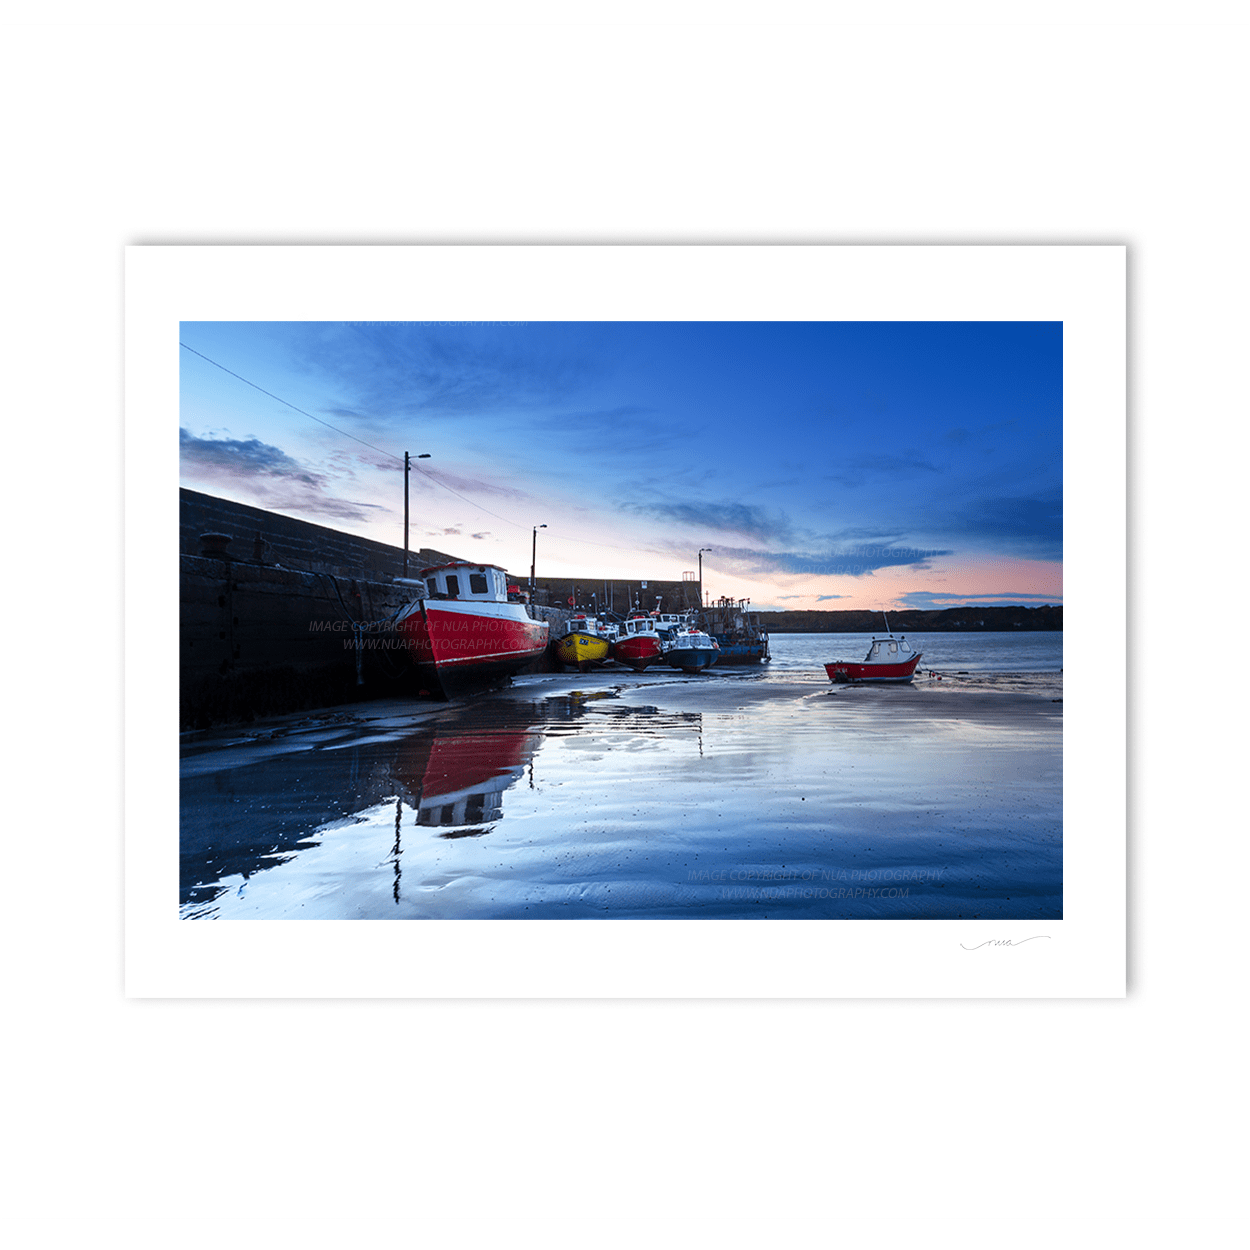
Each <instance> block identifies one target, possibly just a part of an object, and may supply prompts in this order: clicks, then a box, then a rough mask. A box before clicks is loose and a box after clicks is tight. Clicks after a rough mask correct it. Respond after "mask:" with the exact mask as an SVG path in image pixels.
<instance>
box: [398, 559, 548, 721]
mask: <svg viewBox="0 0 1250 1250" xmlns="http://www.w3.org/2000/svg"><path fill="white" fill-rule="evenodd" d="M397 580H400V581H403V580H404V579H397ZM407 584H410V585H418V584H419V585H421V586H422V588H423V591H424V593H423V594H421V596H420V597H419V598H416V599H414V600H413V601H412V602H411V603H409V604H406V605H405V606H404V607H403V608H402V609H400V611H399V613H398V615H397V616H396V618H395V629H396V630H397V631H398V632H399V634H400V635H401V637H402V638H403V639H404V641H405V645H406V649H407V651H408V653H409V656H410V657H411V659H412V661H413V663H414V664H415V665H416V666H417V671H418V674H419V677H420V679H421V681H422V682H423V683H424V684H425V685H426V687H427V688H428V689H430V690H432V691H434V692H435V693H437V694H441V695H443V696H444V697H445V698H451V697H453V696H454V695H456V694H459V693H461V692H462V691H464V690H467V689H470V688H472V687H474V686H480V685H488V684H490V683H491V682H493V681H497V680H499V679H501V678H504V677H509V676H511V675H512V674H513V673H517V672H520V670H521V669H523V668H525V667H527V666H528V665H529V664H531V663H532V662H533V661H534V660H536V659H538V657H539V656H540V655H542V654H543V652H544V651H545V650H546V648H547V637H548V632H549V628H550V627H549V626H548V624H547V622H546V621H536V620H533V619H532V618H531V617H530V615H529V612H528V611H527V610H526V605H525V604H523V603H509V602H508V578H507V575H506V574H505V572H504V570H503V569H501V568H498V567H496V566H495V565H493V564H468V563H465V562H463V561H458V562H456V563H453V564H440V565H438V566H436V567H434V568H428V569H422V571H421V577H420V582H419V583H418V582H416V581H410V582H408V583H407Z"/></svg>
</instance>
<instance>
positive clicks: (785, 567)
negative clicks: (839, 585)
mask: <svg viewBox="0 0 1250 1250" xmlns="http://www.w3.org/2000/svg"><path fill="white" fill-rule="evenodd" d="M949 555H954V552H953V551H949V550H939V549H937V548H921V547H894V546H876V547H873V546H859V547H850V548H846V549H844V550H840V551H839V550H832V551H824V552H814V553H808V552H798V551H752V550H750V549H748V548H741V547H740V548H732V547H713V548H712V551H711V554H710V555H709V557H708V558H707V559H706V560H705V561H704V563H705V564H707V565H710V566H712V567H714V568H715V569H717V570H718V571H721V572H726V573H736V574H738V575H748V574H759V573H797V574H801V575H803V576H807V577H863V576H864V575H865V574H866V573H872V572H874V571H875V570H877V569H886V568H895V567H898V566H900V565H903V566H906V565H911V566H913V567H918V568H923V567H924V566H925V564H926V562H927V561H929V560H931V559H933V558H935V557H937V556H949Z"/></svg>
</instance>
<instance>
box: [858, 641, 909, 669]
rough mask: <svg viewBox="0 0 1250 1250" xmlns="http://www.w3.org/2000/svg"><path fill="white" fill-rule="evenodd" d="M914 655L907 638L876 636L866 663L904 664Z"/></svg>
mask: <svg viewBox="0 0 1250 1250" xmlns="http://www.w3.org/2000/svg"><path fill="white" fill-rule="evenodd" d="M911 657H912V649H911V648H910V647H909V646H908V645H907V639H906V638H874V639H873V640H872V646H870V647H869V648H868V654H867V655H866V656H865V657H864V663H865V664H869V663H877V664H902V663H904V662H905V661H906V660H910V659H911Z"/></svg>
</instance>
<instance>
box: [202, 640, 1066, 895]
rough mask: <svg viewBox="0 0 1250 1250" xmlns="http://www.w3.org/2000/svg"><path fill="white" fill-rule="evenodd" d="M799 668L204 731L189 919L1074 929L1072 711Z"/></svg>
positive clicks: (564, 685)
mask: <svg viewBox="0 0 1250 1250" xmlns="http://www.w3.org/2000/svg"><path fill="white" fill-rule="evenodd" d="M825 641H828V640H825ZM792 645H793V644H792ZM799 676H800V675H799V674H796V673H794V672H787V671H786V670H785V669H784V668H778V669H776V670H774V672H773V673H768V672H767V671H765V672H763V673H749V674H741V675H739V674H734V675H728V674H720V675H712V674H707V675H701V676H697V677H683V676H682V675H680V674H673V675H665V676H663V677H662V678H652V679H650V680H647V675H646V674H642V675H637V676H635V675H633V674H631V675H630V676H629V678H628V679H626V678H623V677H621V676H620V675H619V674H618V675H616V677H615V678H614V679H613V678H610V677H605V676H600V677H598V678H597V679H596V680H595V681H593V682H591V681H588V680H587V679H586V678H583V677H581V676H580V675H566V676H564V677H561V678H552V677H544V678H543V679H541V681H539V680H532V681H530V682H527V681H526V680H524V679H522V680H521V681H520V682H518V683H517V685H515V686H514V687H513V688H512V689H511V690H508V691H505V692H499V693H495V694H491V695H486V696H481V697H479V698H477V699H474V700H470V701H468V702H467V703H466V704H465V705H463V706H453V707H443V708H440V709H438V710H434V711H431V710H430V709H428V708H423V709H417V710H415V711H414V709H413V708H412V707H411V706H409V707H404V706H403V705H392V704H383V705H366V706H365V707H364V708H363V709H361V710H359V711H353V712H339V713H334V714H327V715H325V716H323V717H320V718H318V717H306V718H303V719H298V718H291V719H290V720H289V721H288V722H283V723H282V724H279V725H277V726H275V727H272V728H270V729H267V730H265V731H256V732H252V733H236V734H235V735H234V736H233V737H230V736H228V735H217V736H215V737H206V738H205V739H203V740H201V741H200V742H199V743H196V744H193V745H191V746H189V747H188V748H187V749H186V750H185V752H184V761H183V781H182V882H181V887H182V890H181V907H182V914H183V915H184V916H185V917H188V918H261V919H274V918H292V919H293V918H312V919H352V918H357V919H439V918H588V917H598V918H703V917H715V918H738V917H755V918H760V919H763V918H768V919H781V918H806V919H810V918H818V917H827V918H863V919H868V918H887V917H894V918H924V917H929V918H945V917H950V918H954V917H957V916H964V917H981V918H988V917H998V918H1054V917H1058V916H1060V915H1061V914H1062V885H1061V876H1062V836H1061V831H1062V825H1061V820H1062V750H1061V727H1062V723H1061V717H1062V705H1061V703H1059V702H1058V701H1057V700H1055V699H1052V698H1050V697H1047V696H1046V695H1045V694H1041V693H1037V692H1036V690H1034V691H1033V692H1031V693H1029V692H1026V693H1025V694H1023V695H1012V694H1002V693H995V692H993V691H987V690H986V689H983V688H980V687H977V688H969V689H962V690H958V691H953V690H952V689H951V688H950V687H947V688H944V689H941V690H939V689H938V687H937V684H936V683H934V684H932V685H928V686H924V685H922V686H919V687H915V688H909V687H902V688H888V689H875V690H870V689H856V690H846V689H845V688H844V689H842V690H837V689H834V688H830V687H829V685H828V683H827V682H826V683H823V684H822V683H817V682H813V681H809V680H800V679H799ZM991 676H994V677H999V678H1001V677H1003V676H1009V675H1002V674H998V675H991ZM1051 679H1052V676H1051V675H1047V680H1051ZM1020 683H1021V684H1022V686H1023V688H1025V689H1026V691H1027V687H1028V681H1027V675H1024V676H1023V677H1021V678H1020Z"/></svg>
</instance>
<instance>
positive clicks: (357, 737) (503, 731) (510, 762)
mask: <svg viewBox="0 0 1250 1250" xmlns="http://www.w3.org/2000/svg"><path fill="white" fill-rule="evenodd" d="M587 718H594V720H595V721H596V722H597V724H596V725H595V726H594V728H595V729H601V730H603V731H605V732H610V733H618V734H619V733H623V734H625V735H626V736H636V737H639V738H643V739H646V738H655V739H659V738H662V737H668V736H671V735H672V734H673V733H674V731H678V732H681V731H686V732H689V731H693V732H694V733H695V735H697V738H698V742H699V750H700V754H702V717H701V715H700V714H699V713H690V712H664V711H661V709H659V708H658V707H655V706H650V705H643V706H625V705H622V704H620V703H619V701H618V695H617V692H616V691H614V690H592V691H570V692H567V693H563V694H558V695H552V696H550V697H547V698H544V699H541V700H516V699H507V700H504V699H500V700H490V699H482V700H478V701H475V702H474V703H473V704H472V705H471V706H466V707H459V708H452V709H448V710H447V711H445V712H443V713H441V714H440V715H439V716H438V717H436V718H433V719H431V720H428V721H426V722H425V723H424V724H423V725H422V727H421V728H419V729H416V730H413V731H409V732H404V731H402V730H393V731H390V732H387V733H382V734H379V733H378V732H377V731H376V730H375V729H374V728H373V727H372V726H371V725H370V724H369V723H368V722H367V721H366V720H364V719H361V720H356V721H349V722H348V723H346V724H343V725H340V726H339V727H338V728H337V729H330V730H327V729H325V728H324V726H322V725H320V724H316V725H314V726H313V727H311V728H305V729H304V730H303V731H301V729H300V728H299V727H296V728H295V729H294V730H288V729H285V728H284V729H280V730H278V731H271V732H269V733H267V734H265V735H263V736H260V735H258V736H256V737H254V738H253V739H251V740H245V741H243V742H235V743H231V744H229V746H228V747H227V748H226V749H224V750H220V751H211V750H205V751H200V750H198V749H197V750H196V751H195V752H194V753H192V754H189V755H188V758H187V759H185V760H184V764H183V777H182V785H181V830H180V833H181V891H180V902H181V904H182V910H183V914H184V915H187V916H196V915H206V914H214V910H215V909H213V908H212V907H211V906H209V905H211V904H212V903H214V902H215V901H216V900H219V899H221V898H222V897H223V895H225V894H227V893H232V892H237V893H238V895H239V897H244V895H245V892H246V887H247V884H248V883H249V882H250V881H251V880H252V878H253V877H255V876H256V874H258V873H263V872H266V871H271V870H273V869H275V868H277V867H279V866H281V865H284V864H289V863H290V862H291V861H293V860H295V859H296V858H297V857H299V856H300V855H302V854H305V853H307V852H309V851H311V850H313V849H315V848H318V847H320V846H321V845H322V844H323V841H324V840H325V838H327V837H328V836H331V835H332V834H333V833H334V832H335V831H336V830H339V829H341V828H342V827H344V826H345V825H346V826H350V825H352V824H356V823H364V822H368V821H370V820H373V819H375V818H376V813H377V809H379V807H381V806H387V807H388V809H389V805H390V804H392V803H393V805H394V821H393V825H394V829H393V837H392V839H391V846H390V848H389V851H388V853H387V855H386V860H385V866H386V870H387V871H388V872H389V874H390V894H391V897H392V899H393V901H394V902H395V903H399V901H400V899H401V898H402V896H403V884H402V883H403V875H404V871H403V864H404V855H405V851H406V850H408V851H410V850H411V849H412V848H411V846H407V847H406V846H405V840H406V839H411V837H412V832H411V831H412V829H413V828H414V827H415V828H417V829H420V830H422V834H421V835H420V836H423V837H429V836H431V835H433V836H434V837H437V838H439V839H441V840H443V841H444V842H456V841H459V840H461V839H482V838H484V837H486V835H488V834H490V833H491V832H492V831H493V830H494V829H495V828H496V826H497V825H498V824H499V822H500V821H501V820H502V819H503V817H504V802H505V800H504V796H505V794H506V793H507V791H508V790H510V789H511V788H512V787H514V786H515V785H517V783H518V782H520V781H521V780H522V779H525V780H526V781H527V788H528V789H530V790H533V789H535V787H536V781H535V771H534V763H535V758H536V756H537V755H538V754H539V752H540V749H541V747H542V745H543V742H544V740H546V739H552V740H555V739H562V738H566V737H576V736H578V735H579V734H581V733H583V732H584V730H585V728H586V725H585V722H586V721H587ZM301 732H303V734H304V736H306V737H307V738H308V739H309V741H308V745H307V746H306V747H301V746H300V745H299V744H300V739H301ZM594 736H595V735H594V734H593V733H592V734H590V735H588V737H589V738H591V739H593V738H594ZM370 813H373V815H371V814H370Z"/></svg>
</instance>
